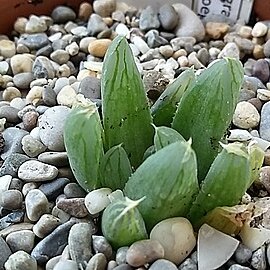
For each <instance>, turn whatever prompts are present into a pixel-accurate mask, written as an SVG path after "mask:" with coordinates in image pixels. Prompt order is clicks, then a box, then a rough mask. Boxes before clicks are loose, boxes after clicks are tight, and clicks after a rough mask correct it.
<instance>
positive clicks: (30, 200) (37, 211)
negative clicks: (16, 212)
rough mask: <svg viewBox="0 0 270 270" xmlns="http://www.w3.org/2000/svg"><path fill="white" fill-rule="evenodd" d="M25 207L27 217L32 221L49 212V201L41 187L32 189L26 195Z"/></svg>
mask: <svg viewBox="0 0 270 270" xmlns="http://www.w3.org/2000/svg"><path fill="white" fill-rule="evenodd" d="M25 209H26V214H27V217H28V218H29V219H30V220H31V221H37V220H39V218H40V217H41V216H42V215H43V214H45V213H47V212H48V209H49V202H48V200H47V198H46V196H45V195H44V194H43V193H42V192H41V191H40V190H39V189H32V190H30V191H29V192H28V193H27V195H26V196H25Z"/></svg>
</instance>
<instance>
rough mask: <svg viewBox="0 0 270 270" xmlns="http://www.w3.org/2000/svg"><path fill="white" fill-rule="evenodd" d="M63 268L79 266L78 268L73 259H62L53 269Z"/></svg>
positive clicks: (76, 269)
mask: <svg viewBox="0 0 270 270" xmlns="http://www.w3.org/2000/svg"><path fill="white" fill-rule="evenodd" d="M46 269H47V268H46ZM63 269H65V270H78V269H79V268H78V266H77V264H76V262H74V261H72V260H64V259H61V260H59V261H58V262H57V263H56V264H55V266H54V268H53V270H63Z"/></svg>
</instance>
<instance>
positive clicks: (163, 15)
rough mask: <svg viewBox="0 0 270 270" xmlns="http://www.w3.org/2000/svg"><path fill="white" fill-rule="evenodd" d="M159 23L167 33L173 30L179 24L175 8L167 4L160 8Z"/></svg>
mask: <svg viewBox="0 0 270 270" xmlns="http://www.w3.org/2000/svg"><path fill="white" fill-rule="evenodd" d="M158 18H159V21H160V24H161V26H162V28H163V29H164V30H166V31H171V30H173V29H174V28H175V27H176V26H177V25H178V23H179V16H178V14H177V12H176V11H175V9H174V8H173V6H171V5H169V4H165V5H163V6H161V7H160V8H159V16H158Z"/></svg>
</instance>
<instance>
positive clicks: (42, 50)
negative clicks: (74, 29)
mask: <svg viewBox="0 0 270 270" xmlns="http://www.w3.org/2000/svg"><path fill="white" fill-rule="evenodd" d="M20 45H22V44H20ZM52 51H53V48H52V45H51V44H48V45H46V46H44V47H42V48H40V49H39V50H37V51H36V56H46V57H49V56H50V54H51V53H52Z"/></svg>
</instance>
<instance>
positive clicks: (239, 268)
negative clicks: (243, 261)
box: [228, 264, 251, 270]
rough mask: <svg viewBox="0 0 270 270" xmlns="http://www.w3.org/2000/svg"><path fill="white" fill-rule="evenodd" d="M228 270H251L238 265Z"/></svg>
mask: <svg viewBox="0 0 270 270" xmlns="http://www.w3.org/2000/svg"><path fill="white" fill-rule="evenodd" d="M228 270H251V268H249V267H245V266H242V265H240V264H233V265H231V266H230V268H229V269H228Z"/></svg>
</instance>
